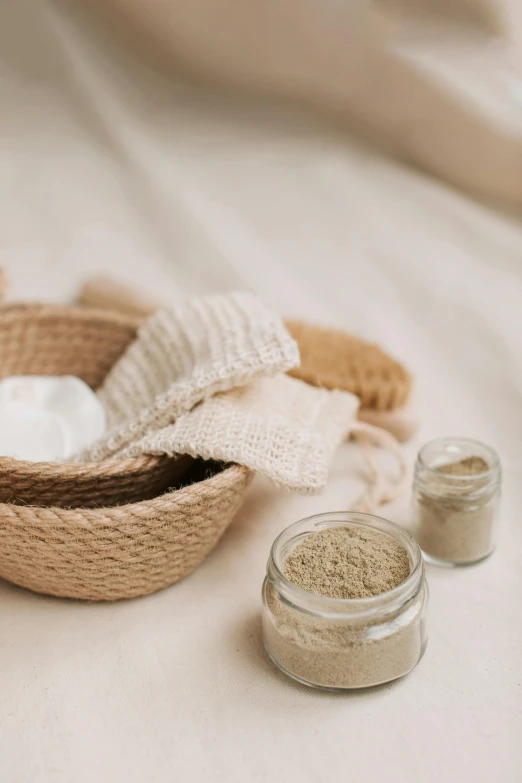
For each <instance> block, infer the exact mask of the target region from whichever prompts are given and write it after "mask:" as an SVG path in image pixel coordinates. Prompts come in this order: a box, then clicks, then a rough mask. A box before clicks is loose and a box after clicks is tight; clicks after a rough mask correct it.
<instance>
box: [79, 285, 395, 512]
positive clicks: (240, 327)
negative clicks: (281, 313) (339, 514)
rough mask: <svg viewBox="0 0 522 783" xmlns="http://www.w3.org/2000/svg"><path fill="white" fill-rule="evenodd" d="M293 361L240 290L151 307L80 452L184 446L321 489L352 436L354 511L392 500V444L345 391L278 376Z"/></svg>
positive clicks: (275, 328)
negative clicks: (358, 474)
mask: <svg viewBox="0 0 522 783" xmlns="http://www.w3.org/2000/svg"><path fill="white" fill-rule="evenodd" d="M298 360H299V359H298V352H297V348H296V346H295V343H294V342H293V340H292V339H291V338H290V336H289V334H288V332H287V331H286V329H285V327H284V326H283V324H282V322H281V321H280V320H279V319H278V318H277V317H276V316H274V315H273V314H272V313H270V311H268V310H267V309H266V308H265V307H264V306H263V305H262V304H261V303H260V302H259V301H258V300H257V299H255V297H252V296H250V295H248V294H243V293H234V294H228V295H223V296H218V297H206V298H200V299H194V300H191V301H189V302H187V303H186V304H185V305H184V306H183V307H181V308H178V309H177V310H175V311H174V310H172V311H160V312H158V313H156V314H155V315H153V316H152V317H151V318H149V319H148V320H147V321H146V322H145V324H144V326H143V327H142V328H141V329H140V331H139V334H138V338H137V340H136V342H135V343H133V345H132V346H131V347H130V348H129V349H128V351H127V352H126V354H125V355H124V356H123V357H122V358H121V359H120V360H119V362H117V363H116V365H115V366H114V368H113V370H112V372H111V373H110V374H109V376H108V377H107V379H106V381H105V383H104V384H103V386H102V388H101V389H100V392H99V396H100V398H101V400H102V402H103V403H104V405H105V408H106V411H107V416H108V421H109V433H108V435H107V436H106V437H105V438H104V439H103V440H102V441H100V442H99V443H98V444H96V445H95V447H94V448H93V449H91V450H90V451H89V452H87V453H86V454H84V455H82V458H83V459H88V460H97V459H104V458H107V457H115V458H118V459H123V458H126V457H130V456H137V455H141V454H155V455H160V454H165V455H168V456H171V457H175V456H181V455H183V454H189V455H191V456H193V457H201V458H203V459H207V460H217V461H221V462H225V463H238V464H241V465H244V466H246V467H248V468H250V469H251V470H253V471H255V472H258V473H261V474H263V475H265V476H267V477H268V478H270V479H272V480H273V481H274V482H276V483H277V484H278V485H280V486H282V487H286V488H288V489H290V490H294V491H298V492H304V493H314V492H318V491H320V490H321V489H323V488H324V486H325V485H326V483H327V479H328V471H329V467H330V465H331V463H332V461H333V459H334V455H335V452H336V450H337V448H338V447H339V445H340V444H341V442H342V441H344V440H345V439H346V438H348V437H350V436H351V435H353V436H354V437H355V438H357V439H360V440H361V442H362V444H363V446H364V453H365V455H366V458H367V461H368V466H369V468H370V482H369V488H368V491H367V492H366V493H365V494H364V496H363V497H362V498H361V499H360V501H359V502H358V504H357V507H358V508H359V510H367V511H371V510H373V509H374V508H375V507H376V506H377V505H379V503H381V502H385V501H388V500H391V499H393V497H395V496H396V495H397V494H398V493H399V492H400V491H401V489H402V487H403V483H404V477H405V473H406V467H405V462H404V458H403V455H402V451H401V449H400V447H399V445H398V443H397V441H396V440H395V439H394V438H393V437H392V436H391V435H389V433H387V432H385V431H383V430H380V429H379V428H377V427H372V426H370V425H367V424H364V423H362V422H359V421H357V413H358V409H359V404H360V401H359V398H358V397H356V396H355V395H354V394H351V393H350V392H345V391H339V390H333V391H328V390H326V389H321V388H316V387H313V386H310V385H308V384H306V383H304V382H303V381H300V380H297V379H295V378H291V377H289V376H287V375H284V374H283V373H284V372H285V371H286V370H288V369H289V368H290V367H293V366H295V365H296V364H297V362H298ZM372 442H373V443H374V444H376V445H380V446H383V447H384V448H386V449H388V450H390V451H392V452H393V453H394V454H395V456H396V458H397V460H398V463H399V477H398V478H397V479H395V480H392V481H387V480H386V479H385V477H384V475H383V473H382V471H381V470H380V469H379V465H378V462H376V460H375V458H374V455H373V450H372V449H371V443H372Z"/></svg>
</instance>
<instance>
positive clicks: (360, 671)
mask: <svg viewBox="0 0 522 783" xmlns="http://www.w3.org/2000/svg"><path fill="white" fill-rule="evenodd" d="M329 527H356V528H371V529H372V530H376V531H381V532H382V533H385V534H386V535H389V536H392V537H393V538H394V539H395V540H396V541H397V542H399V543H400V544H401V545H402V546H403V547H404V549H405V550H406V552H407V553H408V557H409V560H410V565H411V571H410V575H409V576H408V578H407V579H406V580H405V581H404V582H402V584H400V585H398V586H397V587H395V588H393V589H392V590H389V591H387V592H385V593H381V594H380V595H375V596H372V597H370V598H329V597H327V596H324V595H317V594H315V593H310V592H308V591H306V590H303V589H302V588H300V587H298V586H297V585H296V584H294V583H293V582H291V581H289V580H288V579H286V577H285V576H284V564H285V560H286V558H287V557H288V555H289V554H290V553H291V551H292V550H293V549H294V547H295V546H296V545H297V544H299V543H300V542H301V541H302V540H303V539H304V538H306V537H307V536H309V535H310V534H311V533H315V532H318V531H320V530H324V529H325V528H329ZM427 599H428V591H427V584H426V580H425V575H424V563H423V560H422V556H421V552H420V549H419V547H418V545H417V543H416V542H415V541H414V539H413V538H412V537H411V536H410V535H409V534H408V533H407V532H406V531H405V530H403V529H402V528H401V527H399V526H398V525H395V524H393V523H392V522H388V521H387V520H385V519H381V518H379V517H375V516H371V515H370V514H361V513H356V512H339V513H330V514H318V515H316V516H313V517H308V518H307V519H303V520H302V521H300V522H296V523H295V524H293V525H290V527H288V528H286V530H284V531H283V532H282V533H281V535H280V536H279V537H278V538H276V540H275V541H274V544H273V546H272V549H271V552H270V557H269V560H268V564H267V575H266V578H265V581H264V583H263V641H264V644H265V648H266V650H267V652H268V654H269V656H270V658H271V659H272V661H273V662H274V663H275V664H276V666H278V667H279V668H280V669H281V670H282V671H283V672H285V674H288V675H289V676H290V677H293V678H294V679H295V680H298V681H299V682H302V683H304V684H306V685H312V686H315V687H318V688H324V689H327V690H346V689H351V688H365V687H368V686H371V685H380V684H382V683H385V682H390V681H391V680H396V679H398V678H399V677H403V676H404V675H405V674H408V672H410V671H411V670H412V669H413V668H414V667H415V666H416V665H417V663H418V662H419V661H420V659H421V658H422V655H423V653H424V650H425V648H426V640H427V635H426V606H427Z"/></svg>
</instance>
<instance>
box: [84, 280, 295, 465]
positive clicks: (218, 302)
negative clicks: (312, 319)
mask: <svg viewBox="0 0 522 783" xmlns="http://www.w3.org/2000/svg"><path fill="white" fill-rule="evenodd" d="M298 362H299V353H298V350H297V346H296V344H295V341H294V340H293V339H292V338H291V337H290V335H289V334H288V332H287V330H286V329H285V327H284V326H283V323H282V321H281V319H280V318H279V317H277V316H276V315H274V314H273V313H272V312H271V311H270V310H268V309H267V308H266V307H264V305H263V304H262V303H261V302H260V301H259V300H258V299H256V298H255V297H253V296H251V295H250V294H246V293H241V292H236V293H232V294H226V295H220V296H211V297H200V298H195V299H191V300H189V301H187V302H186V303H184V304H183V305H182V306H181V307H179V308H176V309H175V310H160V311H158V312H157V313H155V314H154V315H153V316H151V317H150V318H148V319H147V320H146V321H145V323H144V324H143V326H142V327H141V328H140V329H139V332H138V338H137V340H136V341H135V342H134V343H133V344H132V345H131V346H130V347H129V349H128V350H127V352H126V353H125V355H124V356H123V357H122V358H121V359H120V361H119V362H117V363H116V365H115V366H114V367H113V369H112V370H111V371H110V372H109V374H108V376H107V378H106V379H105V381H104V383H103V385H102V387H101V388H100V390H99V392H98V394H99V397H100V399H101V401H102V403H103V404H104V406H105V409H106V411H107V415H108V423H109V432H108V434H107V436H106V437H105V438H103V439H102V441H100V442H99V443H98V444H95V446H94V447H93V448H92V449H90V450H89V452H88V453H87V454H82V455H79V456H78V459H81V460H94V461H96V460H99V459H106V458H108V457H111V456H114V455H115V454H119V453H121V452H122V450H123V449H125V448H126V447H127V446H129V445H130V444H132V443H135V442H136V441H137V440H139V439H140V438H142V437H144V436H145V435H146V434H148V433H150V432H154V431H157V430H159V429H162V428H163V427H166V426H168V425H169V424H172V423H173V422H174V421H175V420H176V419H177V418H178V417H179V416H180V415H182V414H183V413H186V412H187V411H189V410H191V409H192V408H193V407H194V406H195V405H196V404H197V403H199V402H201V401H202V400H205V399H207V398H209V397H211V396H212V395H213V394H216V393H217V392H221V391H225V390H227V389H231V388H234V387H236V386H242V385H244V384H247V383H249V382H250V381H252V380H254V379H256V378H258V377H260V376H263V375H273V374H274V373H277V372H284V371H286V370H288V369H290V368H291V367H294V366H295V365H296V364H297V363H298Z"/></svg>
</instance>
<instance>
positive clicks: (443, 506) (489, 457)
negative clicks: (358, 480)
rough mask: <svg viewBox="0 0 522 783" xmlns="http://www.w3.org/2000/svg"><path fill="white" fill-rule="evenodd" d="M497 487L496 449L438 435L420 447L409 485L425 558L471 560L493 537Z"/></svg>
mask: <svg viewBox="0 0 522 783" xmlns="http://www.w3.org/2000/svg"><path fill="white" fill-rule="evenodd" d="M500 489H501V467H500V460H499V458H498V455H497V453H496V452H495V451H494V450H493V449H492V448H490V447H489V446H486V445H485V444H484V443H480V442H479V441H475V440H471V439H467V438H439V439H438V440H434V441H431V442H430V443H428V444H427V445H426V446H424V448H423V449H421V451H420V452H419V455H418V457H417V462H416V465H415V478H414V485H413V535H414V536H415V538H416V539H417V541H418V543H419V545H420V548H421V549H422V551H423V553H424V555H425V556H426V558H427V559H428V560H430V561H432V562H434V563H436V564H442V565H470V564H472V563H477V562H479V561H480V560H483V559H484V558H486V557H488V555H490V554H491V553H492V552H493V550H494V548H495V542H496V532H497V526H498V511H499V501H500Z"/></svg>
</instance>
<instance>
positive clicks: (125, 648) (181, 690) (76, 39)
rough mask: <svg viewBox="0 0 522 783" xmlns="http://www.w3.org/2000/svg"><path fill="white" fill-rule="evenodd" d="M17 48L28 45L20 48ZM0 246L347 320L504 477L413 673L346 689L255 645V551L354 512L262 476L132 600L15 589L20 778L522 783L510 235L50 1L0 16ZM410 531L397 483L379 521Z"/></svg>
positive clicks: (13, 723) (498, 223) (340, 500)
mask: <svg viewBox="0 0 522 783" xmlns="http://www.w3.org/2000/svg"><path fill="white" fill-rule="evenodd" d="M20 42H23V43H24V45H23V46H21V45H20ZM0 70H1V77H2V78H1V79H0V105H1V107H2V108H1V111H0V173H1V176H0V204H1V222H2V230H1V231H0V253H1V255H0V257H1V259H2V265H4V266H5V267H6V268H7V271H8V273H9V276H10V279H11V292H12V295H13V296H27V297H31V298H37V297H41V298H45V299H54V300H62V299H66V298H68V297H70V296H72V294H73V293H74V291H75V290H76V288H77V286H78V284H79V281H80V280H81V278H82V276H84V275H85V274H86V273H87V272H88V271H94V270H97V271H99V270H106V271H111V272H113V273H119V274H124V275H126V277H127V279H130V280H132V281H134V282H137V283H139V284H140V285H141V286H142V287H144V288H148V289H150V290H151V291H152V292H154V293H156V294H159V295H162V296H164V297H165V298H169V299H171V300H172V301H175V299H176V297H177V296H179V290H180V288H181V287H182V288H184V289H188V290H193V291H196V290H198V291H203V290H206V291H208V290H217V289H219V288H225V287H229V286H230V287H233V286H246V287H248V288H250V289H252V290H254V291H256V292H257V293H258V294H259V295H261V296H262V297H264V298H265V299H266V301H267V302H268V303H269V304H271V305H272V306H273V307H275V308H277V309H279V310H280V311H281V312H282V313H285V314H290V315H298V316H303V317H308V318H310V319H316V320H321V321H324V322H327V323H333V324H338V325H341V326H344V327H345V328H347V329H351V330H357V331H358V332H360V333H361V334H363V335H366V336H368V337H371V338H375V339H377V340H379V341H381V342H382V343H383V344H384V345H385V346H387V347H388V348H389V349H390V350H392V351H394V352H396V353H397V354H398V355H399V356H400V357H401V358H402V359H403V360H404V361H405V362H407V363H408V365H409V366H410V367H411V368H412V370H413V371H414V372H415V375H416V379H417V383H416V387H417V389H416V397H417V406H418V409H419V412H420V414H421V417H422V422H423V424H422V429H421V432H420V433H419V435H418V438H417V440H416V442H415V443H413V444H411V446H410V447H409V456H410V458H411V459H412V460H413V457H414V453H415V451H416V449H417V447H418V445H419V444H420V443H422V442H423V441H424V440H426V439H428V438H431V437H434V436H439V435H446V434H459V435H470V436H473V437H477V438H482V439H484V440H485V441H487V442H489V443H492V444H493V445H495V446H496V447H497V448H498V449H499V450H500V452H501V454H502V458H503V463H504V471H505V493H504V503H503V510H502V530H501V537H500V544H499V548H498V551H497V553H496V554H495V555H494V556H493V557H492V558H491V559H490V560H489V561H487V562H486V563H484V564H482V565H480V566H477V567H475V568H469V569H462V570H444V569H435V568H429V569H428V577H429V582H430V587H431V611H430V641H429V645H428V651H427V653H426V656H425V658H424V660H423V661H422V663H421V664H420V665H419V667H418V668H417V669H416V670H415V671H414V672H413V673H412V674H411V675H410V676H409V677H408V678H407V679H405V680H403V681H402V682H399V683H396V684H393V685H390V686H387V687H383V688H380V689H377V690H373V691H368V692H364V693H356V694H351V695H343V696H332V695H328V694H323V693H319V692H314V691H311V690H308V689H306V688H304V687H301V686H298V685H295V684H293V683H292V682H291V681H289V680H287V679H285V678H284V677H283V676H282V675H280V674H279V673H278V672H277V671H275V670H274V668H273V666H272V665H271V664H270V663H269V662H268V661H267V659H266V656H265V654H264V652H263V649H262V645H261V640H260V634H259V607H260V587H261V581H262V578H263V573H264V568H265V562H266V558H267V554H268V550H269V547H270V544H271V542H272V541H273V539H274V537H275V536H276V535H277V534H278V533H279V532H280V530H281V529H282V528H283V527H284V526H286V525H287V524H289V523H291V522H293V521H295V520H296V519H298V518H300V517H302V516H304V515H307V514H311V513H314V512H319V511H328V510H334V509H336V508H342V509H346V508H348V507H349V506H350V504H351V502H352V501H353V500H354V499H355V498H356V497H357V496H358V494H359V492H360V490H361V487H362V484H361V483H360V481H359V480H358V479H357V478H356V477H355V473H354V471H356V470H357V466H358V465H360V456H359V454H358V452H357V447H356V446H352V445H349V446H345V447H343V449H342V450H341V451H340V452H339V457H338V459H337V460H336V463H335V465H334V467H333V470H332V475H331V482H330V485H329V487H328V490H327V492H326V493H325V494H324V495H323V496H320V497H313V498H302V497H295V496H292V495H290V494H287V493H285V492H281V491H279V490H276V489H275V488H274V487H272V486H270V485H269V484H268V483H266V482H264V481H261V480H259V481H256V482H255V483H254V485H253V487H252V489H251V492H250V494H249V497H248V500H247V502H246V505H245V507H244V508H243V510H242V511H241V513H240V514H239V516H238V518H237V520H236V521H235V523H234V525H233V526H232V527H231V529H230V530H229V531H228V532H227V534H226V535H225V537H224V538H223V540H222V541H221V542H220V544H219V546H218V547H217V549H216V550H215V551H214V552H213V553H212V555H211V556H210V557H209V558H208V560H207V561H206V562H205V563H204V564H203V565H202V566H201V568H200V569H199V570H198V571H197V572H196V573H194V574H193V575H192V576H191V577H190V578H188V579H187V580H185V581H184V582H183V583H181V584H179V585H176V586H174V587H172V588H170V589H168V590H165V591H163V592H161V593H158V594H156V595H153V596H150V597H148V598H145V599H142V600H135V601H130V602H125V603H119V604H114V605H98V604H81V603H75V602H68V601H61V600H56V599H52V598H45V597H41V596H37V595H33V594H31V593H29V592H26V591H24V590H21V589H19V588H16V587H14V586H12V585H9V584H7V583H1V584H0V628H1V629H2V633H1V636H0V771H1V778H2V781H5V783H71V781H74V783H92V781H102V782H104V781H107V782H108V783H115V781H125V783H144V781H147V783H149V782H151V783H171V781H190V782H191V783H192V781H195V782H196V783H200V782H201V783H202V782H203V781H204V782H205V783H207V781H210V782H213V781H216V782H218V781H229V782H230V783H245V781H267V782H268V781H270V783H273V782H274V781H276V782H278V781H286V782H288V781H295V780H299V781H301V783H316V781H321V783H330V781H331V782H332V783H333V782H334V781H335V782H337V781H339V780H345V779H348V778H349V779H353V780H367V781H378V780H383V781H387V783H419V781H421V782H422V783H440V781H441V780H447V781H468V780H470V781H471V780H472V781H474V783H490V782H491V781H492V780H499V781H502V783H518V781H520V779H521V778H522V758H521V755H520V735H521V730H522V709H521V708H522V687H521V683H522V666H521V656H520V648H521V643H522V627H521V624H522V621H521V612H520V601H521V595H522V589H521V578H520V574H521V567H520V563H521V558H522V526H521V525H520V518H519V517H520V513H519V510H520V507H521V503H522V489H521V487H522V481H521V479H522V459H521V456H520V444H521V442H522V416H521V411H522V399H521V397H522V354H521V347H520V345H521V342H520V336H521V333H522V314H521V308H520V302H521V301H522V229H521V227H520V225H518V224H516V223H515V222H510V221H509V220H508V219H506V218H502V217H499V216H496V215H494V214H493V213H491V212H489V211H487V210H485V209H484V208H481V207H479V206H476V205H474V204H472V203H471V202H469V201H467V200H466V199H464V198H463V197H462V196H459V195H456V194H454V193H452V192H451V191H450V190H447V189H445V188H444V187H443V186H441V185H439V184H435V183H434V182H431V181H429V180H428V179H425V178H423V177H421V176H420V175H417V174H415V173H413V172H411V171H408V170H407V169H403V168H400V167H399V166H397V165H396V164H393V163H391V162H389V161H387V160H386V159H384V158H380V157H378V156H377V155H375V154H372V153H371V152H370V151H368V150H365V149H362V148H361V147H360V146H357V145H356V144H355V143H354V142H352V141H350V140H349V139H347V138H345V137H341V136H339V135H335V134H334V133H333V132H332V131H331V130H329V129H328V128H325V127H324V126H321V125H320V123H319V122H315V121H314V122H313V121H312V120H310V119H308V118H306V117H305V116H304V115H301V116H298V115H297V114H296V113H295V112H294V111H290V110H286V111H285V110H282V109H276V108H274V107H272V108H269V107H266V106H265V107H263V106H254V105H252V104H246V103H241V104H234V103H232V102H231V101H229V102H224V101H223V100H218V99H211V98H209V99H203V98H201V97H200V98H197V97H195V96H194V94H193V93H192V92H189V91H188V90H186V89H182V88H180V87H176V86H175V85H172V84H171V83H169V82H167V81H165V82H164V81H162V80H161V79H160V78H158V77H156V76H154V75H153V74H152V72H150V71H149V70H148V69H146V68H145V67H143V66H138V65H136V64H132V60H131V59H130V58H126V57H124V56H123V55H122V54H121V53H119V52H118V51H116V50H113V49H112V48H109V47H108V45H107V43H106V42H105V40H104V39H103V38H101V37H100V38H96V39H93V38H92V36H91V34H90V33H89V34H88V33H87V31H86V30H85V29H84V28H83V27H80V28H78V27H77V26H76V23H75V22H73V21H71V20H70V19H69V18H68V16H67V15H64V14H63V13H62V12H57V11H56V9H54V7H53V6H46V5H41V4H39V3H36V2H30V0H20V2H19V3H17V4H16V6H14V5H12V6H11V5H10V6H7V5H2V6H0ZM384 513H386V514H388V515H389V516H390V517H391V518H392V519H394V520H396V521H398V522H400V523H403V524H405V525H407V524H408V504H407V501H406V500H405V501H404V502H402V503H399V504H397V505H396V506H395V507H393V508H391V509H386V511H385V512H384Z"/></svg>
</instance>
